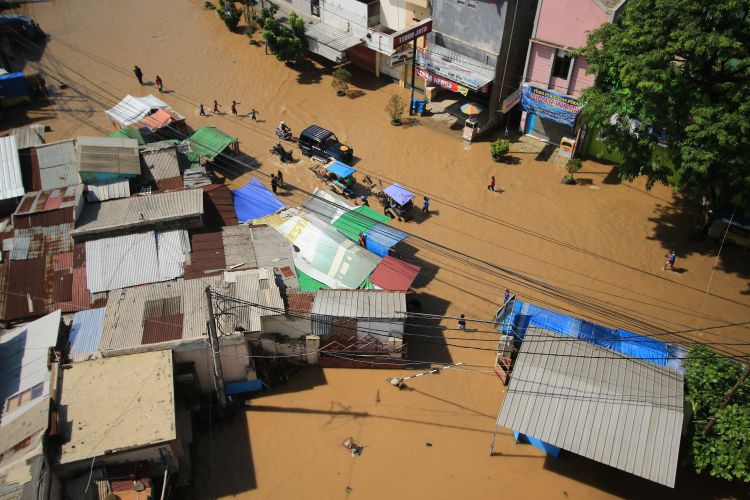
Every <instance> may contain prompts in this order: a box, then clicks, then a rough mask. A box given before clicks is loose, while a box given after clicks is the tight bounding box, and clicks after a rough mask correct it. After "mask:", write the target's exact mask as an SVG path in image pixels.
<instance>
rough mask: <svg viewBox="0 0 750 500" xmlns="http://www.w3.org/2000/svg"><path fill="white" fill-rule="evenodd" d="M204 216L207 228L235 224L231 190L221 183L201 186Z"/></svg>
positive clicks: (235, 215) (235, 218)
mask: <svg viewBox="0 0 750 500" xmlns="http://www.w3.org/2000/svg"><path fill="white" fill-rule="evenodd" d="M202 189H203V200H204V201H203V204H204V216H203V222H204V225H205V226H206V227H207V228H211V229H218V228H220V227H224V226H236V225H237V224H239V222H238V221H237V213H236V212H235V211H234V201H233V200H232V192H231V191H230V190H229V188H228V187H227V186H225V185H223V184H209V185H207V186H203V187H202Z"/></svg>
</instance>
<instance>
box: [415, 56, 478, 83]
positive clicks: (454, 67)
mask: <svg viewBox="0 0 750 500" xmlns="http://www.w3.org/2000/svg"><path fill="white" fill-rule="evenodd" d="M417 64H418V65H419V66H422V67H423V68H424V69H426V70H427V71H429V72H430V73H434V74H436V75H440V76H442V77H443V78H447V79H448V80H452V81H454V82H456V83H458V84H459V85H463V86H465V87H469V88H470V89H472V90H476V91H478V92H487V91H488V90H489V84H490V83H491V82H492V77H491V76H488V75H481V74H479V73H477V72H476V71H472V70H470V69H468V68H465V67H464V66H462V65H460V64H457V63H456V62H454V61H453V60H452V59H451V58H449V57H446V56H441V55H438V54H434V53H432V52H429V51H426V50H418V51H417Z"/></svg>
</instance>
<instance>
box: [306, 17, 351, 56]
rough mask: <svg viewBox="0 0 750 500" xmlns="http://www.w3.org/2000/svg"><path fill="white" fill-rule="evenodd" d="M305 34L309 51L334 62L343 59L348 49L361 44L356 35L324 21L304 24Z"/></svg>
mask: <svg viewBox="0 0 750 500" xmlns="http://www.w3.org/2000/svg"><path fill="white" fill-rule="evenodd" d="M305 36H306V37H307V48H308V50H309V51H310V52H312V53H314V54H318V55H321V56H323V57H325V58H326V59H328V60H330V61H333V62H336V63H340V62H343V61H344V59H345V58H346V54H345V52H346V51H347V50H348V49H351V48H352V47H356V46H357V45H362V40H360V39H359V38H357V37H356V36H354V35H352V34H351V33H348V32H346V31H344V30H341V29H338V28H336V27H334V26H331V25H330V24H326V23H315V24H312V25H310V26H306V27H305Z"/></svg>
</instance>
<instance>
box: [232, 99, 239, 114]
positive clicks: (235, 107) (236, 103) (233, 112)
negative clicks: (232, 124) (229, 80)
mask: <svg viewBox="0 0 750 500" xmlns="http://www.w3.org/2000/svg"><path fill="white" fill-rule="evenodd" d="M238 104H239V103H238V102H237V101H232V114H233V115H234V116H237V105H238Z"/></svg>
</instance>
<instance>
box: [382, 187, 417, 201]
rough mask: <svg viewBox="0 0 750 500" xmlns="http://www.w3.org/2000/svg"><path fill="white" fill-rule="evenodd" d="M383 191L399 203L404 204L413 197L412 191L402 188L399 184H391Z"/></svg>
mask: <svg viewBox="0 0 750 500" xmlns="http://www.w3.org/2000/svg"><path fill="white" fill-rule="evenodd" d="M383 192H384V193H385V194H387V195H388V196H390V197H391V198H393V201H395V202H396V203H398V204H399V205H405V204H407V203H409V201H411V200H412V199H413V198H414V194H413V193H411V192H410V191H407V190H406V189H404V188H402V187H401V186H400V185H399V184H391V185H390V186H388V187H387V188H385V189H384V190H383Z"/></svg>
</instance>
